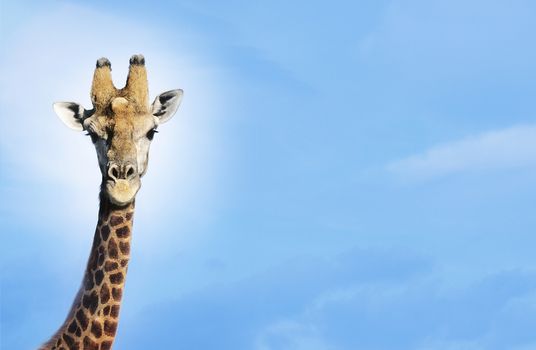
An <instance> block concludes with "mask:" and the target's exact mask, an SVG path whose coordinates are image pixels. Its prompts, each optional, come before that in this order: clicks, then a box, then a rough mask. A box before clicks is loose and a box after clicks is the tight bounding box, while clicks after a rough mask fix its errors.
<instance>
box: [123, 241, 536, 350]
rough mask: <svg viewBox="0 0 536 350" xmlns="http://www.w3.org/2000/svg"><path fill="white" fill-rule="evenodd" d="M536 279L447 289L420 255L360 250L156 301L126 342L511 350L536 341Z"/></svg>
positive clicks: (508, 278) (526, 274) (501, 278)
mask: <svg viewBox="0 0 536 350" xmlns="http://www.w3.org/2000/svg"><path fill="white" fill-rule="evenodd" d="M535 277H536V275H535V273H534V272H531V271H519V270H510V271H505V272H500V273H495V274H492V275H488V276H484V277H483V278H479V277H477V280H476V281H474V282H473V283H472V284H469V285H466V286H461V287H458V288H455V289H454V288H444V286H443V285H442V276H441V270H440V269H437V268H436V266H435V264H434V263H433V262H432V261H430V260H429V259H426V258H424V257H422V256H420V255H412V254H411V253H408V252H406V251H401V250H394V249H393V250H373V249H370V250H357V249H356V250H352V251H349V252H347V253H345V254H342V255H339V256H333V257H331V258H330V259H314V258H310V259H307V258H304V259H302V260H299V261H287V262H286V263H284V264H281V265H280V266H277V267H274V268H273V269H271V270H269V271H265V272H261V273H259V274H256V275H255V276H253V277H251V278H248V279H245V280H242V281H238V282H235V283H229V284H226V285H211V286H209V287H207V288H206V289H203V290H199V291H197V292H195V293H191V294H189V295H184V296H182V297H180V298H178V299H176V300H175V301H169V302H164V303H161V304H158V305H151V306H150V307H148V308H146V309H144V310H141V311H140V313H139V315H143V317H140V316H138V317H136V316H135V315H132V316H131V317H129V318H128V319H126V320H125V328H123V330H124V332H125V336H124V337H123V338H122V339H120V340H119V341H120V342H124V343H121V345H123V346H124V347H131V346H130V344H136V345H142V347H143V346H149V345H148V344H152V346H160V347H163V346H164V344H166V343H168V342H169V341H170V339H172V340H171V341H173V340H174V339H176V338H177V337H178V338H180V339H181V343H182V344H183V345H184V346H185V347H197V348H206V349H209V348H214V347H217V348H219V349H252V348H253V349H257V350H272V349H273V350H276V349H277V350H280V349H284V350H287V349H288V350H291V349H292V350H298V349H304V350H305V349H314V350H328V349H333V350H335V349H337V350H346V349H385V350H387V349H393V350H394V349H396V350H400V349H408V350H409V349H421V350H424V349H445V350H446V349H451V350H453V349H459V350H461V349H465V350H477V349H504V348H508V346H503V345H505V344H512V343H513V342H514V343H516V344H518V345H522V344H523V345H527V344H532V343H533V342H534V341H535V340H536V338H535V337H534V336H533V335H532V334H533V333H531V332H529V331H527V330H528V329H529V328H530V327H531V326H532V325H533V324H534V322H535V321H536V319H535V318H534V313H532V312H531V311H532V310H533V309H534V293H535V291H536V278H535ZM245 319H247V322H243V320H245ZM141 330H143V332H141ZM127 333H128V334H127ZM140 334H143V336H140ZM523 334H524V335H525V337H524V338H522V339H520V340H519V341H514V340H515V339H519V338H518V337H519V336H520V335H523ZM529 334H530V336H529ZM129 342H130V343H129ZM118 345H119V343H118Z"/></svg>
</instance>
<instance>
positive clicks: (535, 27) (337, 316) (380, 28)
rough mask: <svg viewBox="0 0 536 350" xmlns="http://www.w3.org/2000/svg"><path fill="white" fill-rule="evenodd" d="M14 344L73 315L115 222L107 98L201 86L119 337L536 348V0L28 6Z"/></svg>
mask: <svg viewBox="0 0 536 350" xmlns="http://www.w3.org/2000/svg"><path fill="white" fill-rule="evenodd" d="M1 6H2V7H1V16H2V20H1V21H0V26H1V37H0V40H1V50H2V55H1V57H0V64H1V67H2V68H1V69H2V72H1V73H2V76H3V79H2V85H1V95H0V101H1V103H0V118H1V122H2V125H3V133H2V134H3V136H2V138H1V139H0V146H1V151H0V196H1V197H2V198H3V200H2V202H1V204H0V224H1V225H2V227H3V229H2V230H1V232H2V239H3V241H4V244H2V245H1V247H0V253H1V294H0V298H1V319H0V322H1V338H0V341H1V345H2V348H6V349H27V348H28V349H29V348H35V347H36V346H37V345H38V344H40V343H41V342H42V341H43V340H45V339H47V337H48V336H49V335H50V334H52V333H53V332H54V330H55V329H56V328H57V327H58V326H59V325H60V324H61V322H62V321H63V319H64V317H65V314H66V312H67V311H68V308H69V306H70V304H71V301H72V298H73V297H74V294H75V292H76V290H77V288H78V285H79V283H80V280H81V277H82V273H83V269H84V264H85V261H86V259H87V256H88V252H89V247H90V244H91V241H92V235H93V230H94V225H95V223H96V213H97V205H98V203H97V190H98V185H99V176H100V175H99V171H98V169H97V163H96V157H95V154H94V150H93V147H92V145H91V143H90V141H89V140H88V139H87V138H85V137H83V136H82V135H81V134H78V133H75V132H72V131H70V130H68V129H66V128H65V127H64V126H63V125H62V124H61V122H59V120H58V118H56V116H55V115H54V114H53V111H52V108H51V104H52V102H54V101H62V100H68V101H70V100H72V101H77V102H81V103H83V104H85V105H86V106H89V88H90V84H91V76H92V69H93V67H94V62H95V60H96V59H97V58H99V57H102V56H107V57H109V58H110V60H111V61H112V66H113V75H114V80H115V81H116V85H121V84H122V83H123V82H124V79H125V77H126V70H127V65H128V58H129V57H130V55H132V54H134V53H143V54H144V55H145V57H146V61H147V66H148V71H149V83H150V94H151V96H152V97H154V96H156V95H157V94H158V93H160V92H162V91H165V90H169V89H172V88H183V89H184V90H185V97H184V100H183V104H182V105H181V107H180V109H179V112H178V114H177V115H176V116H175V118H174V119H173V120H172V121H170V122H169V123H168V124H166V125H165V126H163V127H162V128H161V129H162V130H161V132H160V133H159V134H158V136H157V138H155V141H154V142H153V145H152V148H151V161H150V164H149V171H148V173H147V175H146V176H145V178H144V179H143V185H142V189H141V191H140V193H139V195H138V198H137V203H136V204H137V205H136V215H135V225H134V238H133V247H132V260H131V265H130V267H129V275H128V279H127V286H126V292H125V299H124V306H123V309H122V315H121V324H120V327H119V331H118V337H117V341H116V346H115V348H117V349H146V348H149V347H151V348H160V349H170V348H171V349H172V348H197V349H215V348H217V349H233V350H240V349H244V350H245V349H253V350H272V349H273V350H275V349H278V350H279V349H282V350H287V349H288V350H291V349H292V350H302V349H307V350H347V349H348V350H356V349H358V350H361V349H364V350H376V349H378V350H380V349H382V350H383V349H397V350H398V349H415V350H425V349H433V350H477V349H479V350H480V349H486V350H487V349H514V350H527V349H536V335H535V333H534V329H535V327H536V260H535V258H534V252H533V251H534V249H533V247H534V245H535V244H536V237H535V236H534V232H535V227H536V219H535V218H536V216H535V215H534V209H535V202H534V198H535V196H536V181H535V178H536V118H535V114H536V108H535V107H534V102H533V101H534V94H535V93H536V64H535V63H534V62H536V47H535V46H534V45H533V42H534V35H535V34H536V21H534V19H535V18H536V5H535V4H534V3H533V2H530V1H510V2H503V1H479V0H475V1H458V0H454V1H438V0H433V1H417V0H409V1H401V0H390V1H359V2H352V1H332V2H329V3H328V2H323V3H320V2H317V3H315V2H313V3H311V2H302V1H294V2H292V3H289V2H285V1H269V2H268V1H257V2H245V1H228V2H225V3H222V2H212V1H182V2H180V1H179V2H173V1H161V2H158V4H157V3H154V2H148V1H138V2H134V3H133V2H121V1H117V2H113V3H110V2H105V1H93V2H91V3H89V2H87V3H84V2H76V1H50V2H47V3H46V4H45V3H42V2H39V3H38V2H31V1H17V2H15V1H4V2H2V4H1Z"/></svg>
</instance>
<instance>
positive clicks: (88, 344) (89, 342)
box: [84, 336, 99, 350]
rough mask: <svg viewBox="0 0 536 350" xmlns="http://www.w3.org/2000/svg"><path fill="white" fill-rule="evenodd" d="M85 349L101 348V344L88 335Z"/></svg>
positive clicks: (85, 339) (95, 349)
mask: <svg viewBox="0 0 536 350" xmlns="http://www.w3.org/2000/svg"><path fill="white" fill-rule="evenodd" d="M84 350H99V344H97V343H95V342H94V341H93V340H91V339H90V338H89V337H88V336H85V337H84Z"/></svg>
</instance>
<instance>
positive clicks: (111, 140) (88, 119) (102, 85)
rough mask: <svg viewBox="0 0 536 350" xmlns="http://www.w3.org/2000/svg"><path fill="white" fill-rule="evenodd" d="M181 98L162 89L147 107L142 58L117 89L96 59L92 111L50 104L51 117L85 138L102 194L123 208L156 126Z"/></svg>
mask: <svg viewBox="0 0 536 350" xmlns="http://www.w3.org/2000/svg"><path fill="white" fill-rule="evenodd" d="M182 94H183V92H182V90H180V89H179V90H171V91H167V92H164V93H162V94H160V95H158V96H157V97H156V99H155V100H154V102H153V103H152V105H149V100H148V88H147V72H146V70H145V59H144V58H143V56H142V55H134V56H132V57H131V58H130V67H129V73H128V78H127V83H126V86H125V87H124V88H122V89H117V88H115V87H114V85H113V82H112V78H111V64H110V61H109V60H108V59H106V58H101V59H99V60H98V61H97V67H96V69H95V73H94V75H93V84H92V87H91V101H92V102H93V108H92V109H85V108H84V107H82V105H80V104H78V103H74V102H57V103H54V110H55V112H56V114H58V116H59V117H60V119H61V120H62V121H63V122H64V123H65V124H66V125H67V126H69V127H70V128H72V129H74V130H78V131H86V134H87V135H89V136H90V137H91V141H92V142H93V144H94V145H95V149H96V151H97V158H98V161H99V167H100V171H101V173H102V194H103V195H105V196H107V197H108V198H109V200H110V202H112V203H114V204H116V205H119V206H124V205H127V204H129V203H130V202H132V201H133V200H134V197H135V196H136V193H137V192H138V190H139V189H140V186H141V180H140V179H141V177H142V176H143V175H144V174H145V172H146V171H147V162H148V157H149V146H150V144H151V141H152V139H153V137H154V135H155V133H156V132H157V128H158V126H159V125H160V124H163V123H165V122H166V121H168V120H169V119H170V118H171V117H172V116H173V115H174V114H175V112H176V110H177V108H178V107H179V104H180V102H181V99H182Z"/></svg>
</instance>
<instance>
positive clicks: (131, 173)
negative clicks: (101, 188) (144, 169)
mask: <svg viewBox="0 0 536 350" xmlns="http://www.w3.org/2000/svg"><path fill="white" fill-rule="evenodd" d="M140 187H141V181H140V176H139V174H138V171H137V167H136V165H135V163H131V162H124V163H117V162H111V163H110V164H109V166H108V179H107V181H106V192H107V194H108V197H109V198H110V201H111V202H112V203H114V204H116V205H119V206H124V205H127V204H129V203H130V202H132V201H133V200H134V197H136V193H138V190H139V189H140Z"/></svg>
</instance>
